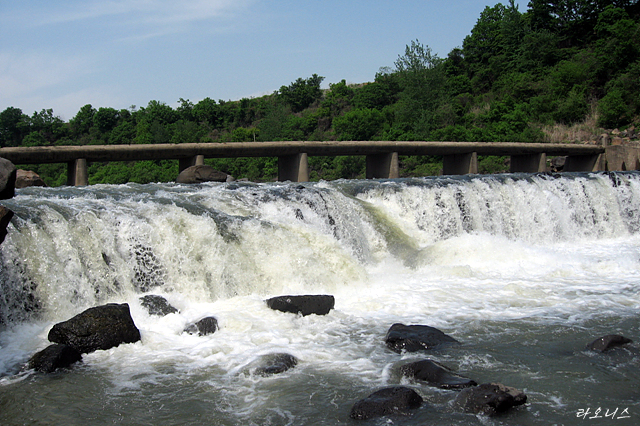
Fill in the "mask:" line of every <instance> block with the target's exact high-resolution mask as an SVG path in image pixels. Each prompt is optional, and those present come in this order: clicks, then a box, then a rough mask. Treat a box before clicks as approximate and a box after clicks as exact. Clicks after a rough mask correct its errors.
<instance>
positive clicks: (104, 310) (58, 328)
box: [49, 303, 140, 354]
mask: <svg viewBox="0 0 640 426" xmlns="http://www.w3.org/2000/svg"><path fill="white" fill-rule="evenodd" d="M139 340H140V330H138V328H137V327H136V325H135V324H134V323H133V319H132V318H131V313H130V311H129V305H127V304H126V303H123V304H116V303H109V304H107V305H102V306H96V307H93V308H89V309H87V310H86V311H84V312H82V313H80V314H78V315H76V316H75V317H73V318H71V319H69V320H67V321H64V322H61V323H58V324H55V325H54V326H53V328H51V330H50V331H49V341H50V342H53V343H62V344H65V345H69V346H71V347H72V348H74V349H75V350H77V351H78V352H80V353H82V354H86V353H89V352H93V351H95V350H98V349H109V348H113V347H115V346H118V345H120V344H121V343H134V342H137V341H139Z"/></svg>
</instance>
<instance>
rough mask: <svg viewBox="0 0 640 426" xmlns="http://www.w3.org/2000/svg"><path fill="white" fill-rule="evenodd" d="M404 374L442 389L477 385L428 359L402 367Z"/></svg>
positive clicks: (401, 370)
mask: <svg viewBox="0 0 640 426" xmlns="http://www.w3.org/2000/svg"><path fill="white" fill-rule="evenodd" d="M400 372H401V373H402V375H403V376H406V377H409V378H412V379H416V380H421V381H423V382H427V383H428V384H430V385H431V386H436V387H439V388H442V389H462V388H468V387H471V386H477V383H476V382H474V381H473V380H471V379H468V378H466V377H462V376H460V375H458V374H456V373H454V372H453V371H452V370H451V369H449V368H447V367H445V366H444V365H442V364H439V363H437V362H435V361H431V360H428V359H425V360H422V361H416V362H412V363H410V364H405V365H403V366H402V367H400Z"/></svg>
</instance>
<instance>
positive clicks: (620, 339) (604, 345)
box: [587, 334, 632, 352]
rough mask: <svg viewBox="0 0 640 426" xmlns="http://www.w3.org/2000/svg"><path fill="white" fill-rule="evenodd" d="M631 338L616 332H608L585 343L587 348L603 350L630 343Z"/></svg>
mask: <svg viewBox="0 0 640 426" xmlns="http://www.w3.org/2000/svg"><path fill="white" fill-rule="evenodd" d="M631 342H632V340H631V339H628V338H626V337H624V336H620V335H618V334H608V335H606V336H602V337H599V338H597V339H596V340H594V341H593V342H591V343H589V344H588V345H587V349H589V350H592V351H597V352H605V351H608V350H609V349H613V348H616V347H618V346H622V345H626V344H627V343H631Z"/></svg>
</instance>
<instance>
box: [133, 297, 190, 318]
mask: <svg viewBox="0 0 640 426" xmlns="http://www.w3.org/2000/svg"><path fill="white" fill-rule="evenodd" d="M140 304H141V305H142V306H144V307H145V308H147V312H149V315H157V316H160V317H163V316H165V315H169V314H175V313H178V312H180V311H178V310H177V309H176V308H174V307H173V306H171V305H170V304H169V302H168V301H167V299H165V298H164V297H162V296H158V295H155V294H148V295H146V296H142V297H141V298H140Z"/></svg>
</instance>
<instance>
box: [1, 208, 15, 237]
mask: <svg viewBox="0 0 640 426" xmlns="http://www.w3.org/2000/svg"><path fill="white" fill-rule="evenodd" d="M11 218H13V212H12V211H11V210H9V209H8V208H6V207H5V206H0V244H2V242H3V241H4V239H5V237H6V236H7V226H9V222H11Z"/></svg>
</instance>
